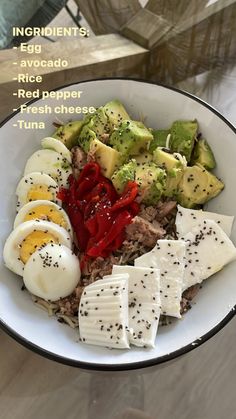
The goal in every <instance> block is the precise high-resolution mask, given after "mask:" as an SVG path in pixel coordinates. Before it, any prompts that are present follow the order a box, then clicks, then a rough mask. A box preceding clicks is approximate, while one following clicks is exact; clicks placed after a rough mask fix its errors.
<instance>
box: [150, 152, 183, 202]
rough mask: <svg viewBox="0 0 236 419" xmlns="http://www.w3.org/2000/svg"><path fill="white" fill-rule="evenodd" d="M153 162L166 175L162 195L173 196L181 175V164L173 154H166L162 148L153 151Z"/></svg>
mask: <svg viewBox="0 0 236 419" xmlns="http://www.w3.org/2000/svg"><path fill="white" fill-rule="evenodd" d="M153 161H154V163H156V164H157V166H159V167H161V168H162V169H164V170H165V171H166V173H167V178H166V184H165V187H164V191H163V195H165V196H175V195H176V194H177V191H178V186H179V183H180V180H181V178H182V175H183V163H182V162H181V161H180V160H178V158H176V157H175V156H174V155H173V154H171V153H167V152H166V151H164V150H163V149H162V148H157V149H156V150H155V151H154V153H153Z"/></svg>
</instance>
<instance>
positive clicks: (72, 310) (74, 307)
mask: <svg viewBox="0 0 236 419" xmlns="http://www.w3.org/2000/svg"><path fill="white" fill-rule="evenodd" d="M83 289H84V287H82V286H81V285H78V286H77V287H76V288H75V290H74V291H73V293H72V294H71V295H69V296H68V297H65V298H61V299H60V300H58V301H57V303H58V305H59V307H60V311H59V312H60V313H61V314H64V315H65V316H76V315H77V313H78V307H79V302H80V298H81V295H82V292H83Z"/></svg>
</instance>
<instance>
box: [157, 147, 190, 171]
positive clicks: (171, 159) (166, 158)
mask: <svg viewBox="0 0 236 419" xmlns="http://www.w3.org/2000/svg"><path fill="white" fill-rule="evenodd" d="M153 161H154V163H156V164H157V166H160V167H162V168H163V169H165V170H166V171H170V170H172V169H174V168H175V169H178V168H182V167H183V164H182V163H181V162H180V161H179V160H178V159H177V158H176V157H175V156H174V155H173V154H172V153H167V152H166V151H164V150H163V149H162V148H159V147H157V148H156V150H155V151H154V152H153Z"/></svg>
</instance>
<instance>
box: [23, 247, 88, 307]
mask: <svg viewBox="0 0 236 419" xmlns="http://www.w3.org/2000/svg"><path fill="white" fill-rule="evenodd" d="M79 280H80V264H79V260H78V258H77V257H76V256H75V255H74V254H73V253H72V251H71V250H70V249H68V247H66V246H63V245H62V246H59V245H58V244H47V245H46V246H45V247H43V248H41V249H38V250H36V252H34V254H33V255H32V256H30V258H29V259H28V261H27V263H26V264H25V269H24V275H23V281H24V284H25V286H26V288H27V289H28V291H30V292H31V293H32V294H34V295H36V296H37V297H41V298H43V299H44V300H50V301H56V300H58V299H59V298H63V297H66V296H68V295H70V294H71V293H72V292H73V290H74V289H75V287H76V285H77V284H78V282H79Z"/></svg>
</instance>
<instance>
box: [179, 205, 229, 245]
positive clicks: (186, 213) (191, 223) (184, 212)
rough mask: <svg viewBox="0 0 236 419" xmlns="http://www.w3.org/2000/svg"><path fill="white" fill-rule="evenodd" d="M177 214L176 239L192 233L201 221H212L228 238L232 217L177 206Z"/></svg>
mask: <svg viewBox="0 0 236 419" xmlns="http://www.w3.org/2000/svg"><path fill="white" fill-rule="evenodd" d="M177 208H178V212H177V214H176V220H175V224H176V232H177V235H178V237H180V238H181V237H183V236H184V235H185V234H187V233H189V232H190V231H192V229H193V228H194V227H195V226H197V225H198V224H199V223H201V222H202V221H203V220H206V219H207V220H213V221H215V222H216V223H217V224H219V226H220V227H221V228H222V230H224V232H225V233H226V234H227V236H229V237H230V234H231V230H232V226H233V222H234V216H231V215H223V214H216V213H214V212H209V211H203V210H194V209H189V208H183V207H181V206H180V205H178V207H177Z"/></svg>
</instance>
